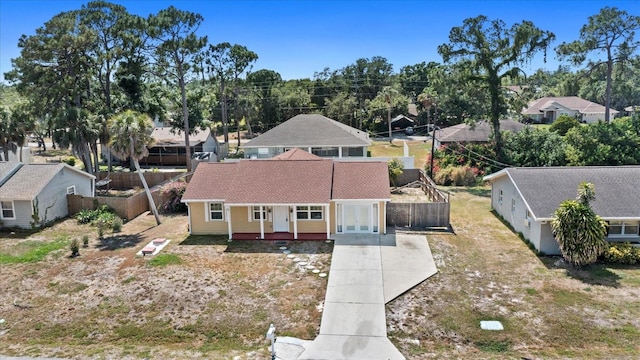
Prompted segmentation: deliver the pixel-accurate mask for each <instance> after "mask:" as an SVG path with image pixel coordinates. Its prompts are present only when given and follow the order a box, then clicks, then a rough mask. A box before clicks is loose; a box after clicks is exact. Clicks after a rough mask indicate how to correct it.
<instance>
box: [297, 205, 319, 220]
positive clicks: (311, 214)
mask: <svg viewBox="0 0 640 360" xmlns="http://www.w3.org/2000/svg"><path fill="white" fill-rule="evenodd" d="M296 219H298V220H322V206H296Z"/></svg>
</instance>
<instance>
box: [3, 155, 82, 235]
mask: <svg viewBox="0 0 640 360" xmlns="http://www.w3.org/2000/svg"><path fill="white" fill-rule="evenodd" d="M94 189H95V176H93V175H91V174H88V173H86V172H84V171H81V170H78V169H76V168H74V167H71V166H69V165H67V164H64V163H61V164H23V163H19V162H0V227H19V228H30V227H31V222H32V221H33V220H34V215H36V217H37V218H38V222H39V223H40V224H42V223H48V222H50V221H53V220H55V219H58V218H63V217H65V216H67V215H68V209H67V194H78V195H83V196H93V194H94Z"/></svg>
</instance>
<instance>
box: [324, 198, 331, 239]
mask: <svg viewBox="0 0 640 360" xmlns="http://www.w3.org/2000/svg"><path fill="white" fill-rule="evenodd" d="M325 209H326V210H327V214H326V216H325V219H327V239H328V238H329V237H331V224H330V221H329V219H331V204H329V205H327V206H326V207H325Z"/></svg>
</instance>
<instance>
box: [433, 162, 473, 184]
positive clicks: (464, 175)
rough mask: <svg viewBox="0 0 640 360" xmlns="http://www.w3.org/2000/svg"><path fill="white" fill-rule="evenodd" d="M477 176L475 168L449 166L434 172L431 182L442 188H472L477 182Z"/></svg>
mask: <svg viewBox="0 0 640 360" xmlns="http://www.w3.org/2000/svg"><path fill="white" fill-rule="evenodd" d="M477 174H478V170H477V169H476V168H472V167H469V166H452V165H449V166H447V167H445V168H442V169H440V170H439V171H438V172H436V174H435V176H434V177H435V179H433V181H435V182H436V184H438V185H444V186H450V185H455V186H472V185H475V184H476V182H477V180H476V176H477Z"/></svg>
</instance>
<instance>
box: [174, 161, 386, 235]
mask: <svg viewBox="0 0 640 360" xmlns="http://www.w3.org/2000/svg"><path fill="white" fill-rule="evenodd" d="M390 199H391V193H390V189H389V173H388V169H387V163H386V162H374V161H370V162H362V161H359V162H350V161H337V160H336V161H334V160H333V159H326V158H321V157H319V156H316V155H313V154H309V153H308V152H306V151H304V150H301V149H292V150H289V151H288V152H286V153H283V154H281V155H279V156H276V157H273V158H270V159H242V160H240V161H237V162H225V163H202V164H200V165H198V167H197V168H196V170H195V173H194V175H193V177H192V179H191V181H190V182H189V184H188V185H187V189H186V191H185V192H184V195H183V196H182V202H184V203H186V204H187V206H188V209H189V211H188V212H189V232H190V233H191V234H226V235H228V236H229V239H283V240H287V239H300V240H308V239H328V238H329V237H330V236H331V234H342V233H369V234H379V233H385V232H386V203H387V202H388V201H390Z"/></svg>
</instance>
